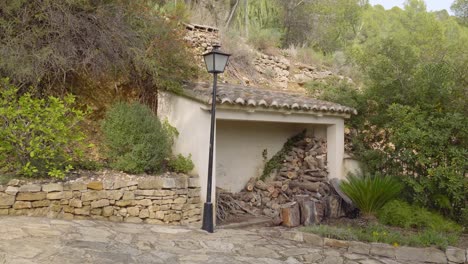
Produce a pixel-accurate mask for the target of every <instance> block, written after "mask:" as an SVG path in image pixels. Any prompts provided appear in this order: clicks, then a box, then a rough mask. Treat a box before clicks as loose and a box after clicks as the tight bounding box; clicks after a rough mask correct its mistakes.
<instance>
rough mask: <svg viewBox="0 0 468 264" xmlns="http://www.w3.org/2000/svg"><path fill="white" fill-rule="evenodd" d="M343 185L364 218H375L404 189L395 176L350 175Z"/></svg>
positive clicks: (342, 188)
mask: <svg viewBox="0 0 468 264" xmlns="http://www.w3.org/2000/svg"><path fill="white" fill-rule="evenodd" d="M347 180H348V181H343V182H342V183H341V186H340V187H341V190H342V191H343V192H344V193H345V194H346V195H347V196H348V197H349V198H350V199H351V200H352V201H353V203H354V205H356V206H357V207H358V208H359V210H361V212H362V213H363V215H364V216H367V217H369V216H373V215H374V214H375V213H376V212H377V210H379V209H380V208H382V207H383V206H384V205H385V204H386V203H387V202H389V201H391V200H393V199H395V198H396V197H397V196H398V194H399V193H400V192H401V190H402V189H403V186H402V184H401V183H400V182H399V181H398V179H397V178H395V177H393V176H389V175H386V176H380V175H375V176H371V175H364V176H356V175H350V176H348V177H347Z"/></svg>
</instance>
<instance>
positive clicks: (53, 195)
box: [47, 191, 73, 200]
mask: <svg viewBox="0 0 468 264" xmlns="http://www.w3.org/2000/svg"><path fill="white" fill-rule="evenodd" d="M72 197H73V193H72V192H71V191H63V192H50V193H47V199H48V200H61V199H71V198H72Z"/></svg>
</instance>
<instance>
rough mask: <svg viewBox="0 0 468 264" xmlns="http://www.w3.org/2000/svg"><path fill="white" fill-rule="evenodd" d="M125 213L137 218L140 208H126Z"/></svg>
mask: <svg viewBox="0 0 468 264" xmlns="http://www.w3.org/2000/svg"><path fill="white" fill-rule="evenodd" d="M127 212H128V214H129V215H130V216H138V215H139V214H140V208H138V207H128V208H127Z"/></svg>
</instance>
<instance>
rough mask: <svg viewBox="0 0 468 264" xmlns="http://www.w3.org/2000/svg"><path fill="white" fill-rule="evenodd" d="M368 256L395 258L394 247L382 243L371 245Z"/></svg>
mask: <svg viewBox="0 0 468 264" xmlns="http://www.w3.org/2000/svg"><path fill="white" fill-rule="evenodd" d="M370 254H371V255H374V256H382V257H388V258H395V247H393V246H390V245H389V244H384V243H371V249H370Z"/></svg>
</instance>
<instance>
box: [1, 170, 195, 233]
mask: <svg viewBox="0 0 468 264" xmlns="http://www.w3.org/2000/svg"><path fill="white" fill-rule="evenodd" d="M199 187H200V186H199V183H198V178H190V177H188V176H185V175H177V176H171V177H163V176H148V177H144V178H141V179H138V180H117V181H112V182H110V181H105V180H94V181H88V182H86V181H83V182H80V181H75V182H59V183H45V184H31V183H27V184H21V181H19V180H11V181H10V182H9V183H8V184H7V185H5V186H2V185H0V215H26V216H46V217H50V218H61V219H97V220H109V221H116V222H122V221H123V222H132V223H141V222H145V223H150V224H163V223H166V224H188V223H192V222H198V221H200V220H201V201H200V188H199Z"/></svg>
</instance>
